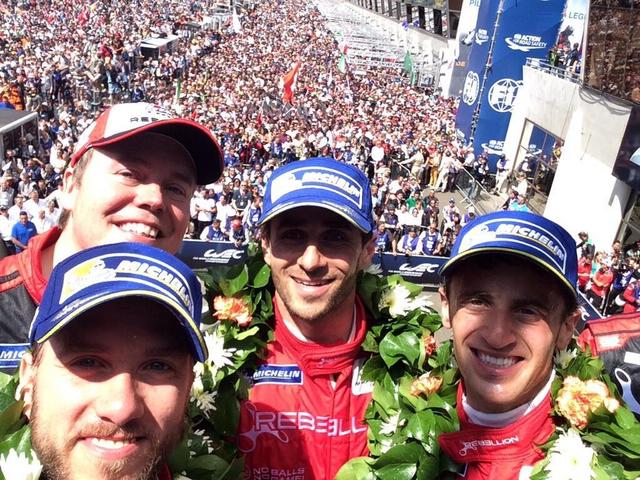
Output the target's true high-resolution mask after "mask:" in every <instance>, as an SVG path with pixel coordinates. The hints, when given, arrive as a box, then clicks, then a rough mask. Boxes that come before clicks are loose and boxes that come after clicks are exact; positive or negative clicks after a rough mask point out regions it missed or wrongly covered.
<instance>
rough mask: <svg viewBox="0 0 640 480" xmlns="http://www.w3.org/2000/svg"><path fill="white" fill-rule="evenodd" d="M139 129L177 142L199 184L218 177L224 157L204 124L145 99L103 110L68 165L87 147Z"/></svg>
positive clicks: (124, 137)
mask: <svg viewBox="0 0 640 480" xmlns="http://www.w3.org/2000/svg"><path fill="white" fill-rule="evenodd" d="M142 132H155V133H161V134H163V135H166V136H168V137H171V138H173V139H174V140H176V141H177V142H178V143H180V144H181V145H182V146H183V147H184V148H185V149H186V150H187V151H188V152H189V154H190V155H191V158H192V159H193V163H194V164H195V167H196V177H197V183H198V184H199V185H206V184H208V183H213V182H215V181H216V180H218V178H219V177H220V174H221V173H222V169H223V168H224V160H223V159H224V157H223V154H222V150H221V149H220V146H219V145H218V142H217V141H216V139H215V138H214V137H213V135H211V132H209V130H208V129H207V128H205V127H204V126H202V125H200V124H199V123H196V122H194V121H192V120H188V119H185V118H177V117H175V115H173V113H171V112H169V111H167V110H164V109H162V108H161V107H159V106H157V105H152V104H150V103H144V102H139V103H120V104H117V105H114V106H112V107H111V108H109V109H107V110H105V111H104V112H102V113H101V114H100V116H99V117H98V118H97V119H96V121H94V122H93V123H92V124H91V125H89V126H88V127H87V128H86V129H85V130H84V131H83V132H82V134H81V135H80V138H79V139H78V142H77V143H76V147H75V150H74V153H73V156H72V157H71V162H70V165H71V166H72V167H73V166H75V165H76V163H77V162H78V160H79V159H80V157H82V155H84V154H85V153H86V152H87V150H89V149H90V148H99V147H106V146H107V145H112V144H114V143H117V142H120V141H122V140H125V139H127V138H131V137H132V136H134V135H136V134H138V133H142Z"/></svg>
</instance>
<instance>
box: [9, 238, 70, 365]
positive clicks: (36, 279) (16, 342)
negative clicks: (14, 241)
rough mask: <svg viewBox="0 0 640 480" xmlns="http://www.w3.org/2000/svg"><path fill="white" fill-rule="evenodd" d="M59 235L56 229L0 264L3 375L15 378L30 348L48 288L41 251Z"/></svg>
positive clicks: (31, 241)
mask: <svg viewBox="0 0 640 480" xmlns="http://www.w3.org/2000/svg"><path fill="white" fill-rule="evenodd" d="M60 232H61V230H60V229H58V228H56V227H54V228H52V229H50V230H48V231H47V232H46V233H43V234H42V235H37V236H35V237H33V238H32V239H31V240H30V241H29V244H28V245H27V248H26V250H24V251H23V252H20V253H18V254H17V255H11V256H9V257H5V258H3V259H2V260H0V371H3V372H5V373H9V374H13V373H14V372H15V371H16V370H17V368H18V366H19V365H20V359H21V358H22V354H23V353H24V352H25V351H26V350H27V349H28V348H29V327H30V326H31V321H32V320H33V315H34V314H35V311H36V307H37V306H38V305H39V304H40V302H41V301H42V295H43V294H44V289H45V287H46V286H47V279H46V278H44V275H43V273H42V251H43V250H44V249H46V248H47V247H49V246H51V245H53V244H54V243H55V242H56V240H58V237H59V236H60Z"/></svg>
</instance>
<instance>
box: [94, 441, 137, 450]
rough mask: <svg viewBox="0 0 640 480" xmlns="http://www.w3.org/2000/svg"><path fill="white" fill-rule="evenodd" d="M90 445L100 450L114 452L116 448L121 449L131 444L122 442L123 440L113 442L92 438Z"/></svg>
mask: <svg viewBox="0 0 640 480" xmlns="http://www.w3.org/2000/svg"><path fill="white" fill-rule="evenodd" d="M91 443H92V444H93V445H95V446H96V447H100V448H108V449H113V450H116V449H118V448H123V447H125V446H127V445H129V444H131V442H130V441H128V440H127V441H123V440H118V441H114V440H108V439H106V438H92V439H91Z"/></svg>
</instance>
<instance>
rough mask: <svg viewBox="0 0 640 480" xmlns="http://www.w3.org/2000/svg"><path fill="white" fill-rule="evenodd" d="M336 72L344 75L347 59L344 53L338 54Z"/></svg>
mask: <svg viewBox="0 0 640 480" xmlns="http://www.w3.org/2000/svg"><path fill="white" fill-rule="evenodd" d="M338 70H339V71H340V73H344V72H346V71H347V57H345V55H344V53H342V54H340V60H338Z"/></svg>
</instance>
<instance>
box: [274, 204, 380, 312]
mask: <svg viewBox="0 0 640 480" xmlns="http://www.w3.org/2000/svg"><path fill="white" fill-rule="evenodd" d="M267 227H268V235H267V238H264V239H263V240H262V249H263V251H264V254H265V261H266V262H267V264H268V265H269V266H270V267H271V274H272V278H273V283H274V285H275V287H276V295H277V297H278V298H279V299H280V300H281V306H282V308H283V310H285V311H286V312H287V313H288V314H289V315H290V316H291V317H292V318H293V319H294V320H296V319H300V320H302V321H305V322H307V323H311V322H322V321H323V320H324V319H326V318H327V317H329V316H330V315H332V314H334V313H335V312H336V311H340V312H342V311H343V310H345V309H350V308H353V302H354V298H355V285H356V277H357V274H358V272H359V271H360V270H362V269H364V268H366V267H367V266H368V265H369V263H370V261H371V256H372V255H373V252H374V249H375V245H374V244H373V242H368V243H367V244H366V245H363V243H362V234H361V233H360V230H358V229H357V228H356V227H354V226H353V225H352V224H351V223H349V222H348V221H347V220H345V219H343V218H342V217H341V216H339V215H337V214H335V213H333V212H331V211H329V210H327V209H324V208H318V207H300V208H296V209H293V210H289V211H287V212H283V213H281V214H280V215H278V216H276V217H275V218H274V219H273V220H271V221H270V222H269V225H268V226H267Z"/></svg>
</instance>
